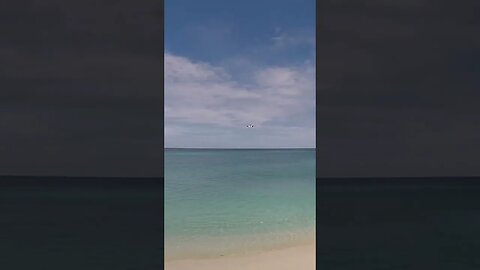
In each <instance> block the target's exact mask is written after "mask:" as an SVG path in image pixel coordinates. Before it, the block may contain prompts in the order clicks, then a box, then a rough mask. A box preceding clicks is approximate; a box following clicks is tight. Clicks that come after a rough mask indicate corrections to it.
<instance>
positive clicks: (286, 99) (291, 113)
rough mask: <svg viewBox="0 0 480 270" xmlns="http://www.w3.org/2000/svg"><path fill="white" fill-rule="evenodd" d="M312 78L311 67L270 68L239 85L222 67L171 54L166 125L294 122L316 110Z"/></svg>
mask: <svg viewBox="0 0 480 270" xmlns="http://www.w3.org/2000/svg"><path fill="white" fill-rule="evenodd" d="M314 75H315V72H314V69H313V66H312V65H309V64H306V65H304V66H301V67H267V68H264V69H261V70H257V71H254V72H253V75H252V80H250V81H246V82H240V81H237V80H235V79H234V78H233V76H231V75H230V74H228V73H227V72H226V71H225V70H224V69H222V68H221V67H216V66H213V65H211V64H208V63H201V62H194V61H191V60H189V59H187V58H185V57H181V56H176V55H172V54H168V53H167V54H165V119H166V124H168V123H174V124H179V123H183V124H208V125H216V126H220V127H244V125H246V124H248V123H254V124H255V125H257V126H262V125H272V123H273V122H275V121H283V122H285V121H288V120H290V121H294V120H295V119H294V118H295V116H298V115H301V114H302V113H305V112H306V111H309V110H311V109H312V108H314V106H315V105H314V104H315V98H314V97H315V76H314ZM297 125H298V121H297Z"/></svg>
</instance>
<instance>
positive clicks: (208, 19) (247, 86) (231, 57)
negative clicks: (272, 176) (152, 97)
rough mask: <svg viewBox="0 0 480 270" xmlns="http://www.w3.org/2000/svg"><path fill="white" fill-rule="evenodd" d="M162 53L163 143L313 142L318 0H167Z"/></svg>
mask: <svg viewBox="0 0 480 270" xmlns="http://www.w3.org/2000/svg"><path fill="white" fill-rule="evenodd" d="M164 57H165V88H164V91H165V92H164V93H165V100H164V102H165V104H164V106H165V123H164V124H165V125H164V127H165V131H164V132H165V147H167V148H169V147H171V148H174V147H179V148H300V147H302V148H303V147H308V148H314V147H315V1H314V0H275V1H274V0H259V1H220V0H205V1H196V0H166V1H165V53H164ZM247 125H253V126H254V127H253V128H247Z"/></svg>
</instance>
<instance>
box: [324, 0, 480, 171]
mask: <svg viewBox="0 0 480 270" xmlns="http://www.w3.org/2000/svg"><path fill="white" fill-rule="evenodd" d="M478 14H480V2H479V1H475V0H464V1H450V0H404V1H394V0H385V1H378V0H362V1H357V0H346V1H334V0H322V5H321V9H320V10H319V13H318V14H317V16H319V20H320V27H319V29H318V32H317V35H318V38H319V43H318V51H317V54H318V55H317V57H318V59H319V60H318V66H317V80H318V89H317V102H318V103H317V109H318V112H317V136H318V137H317V149H318V151H317V166H318V167H317V170H318V173H317V175H318V176H319V177H341V176H349V177H357V176H363V177H368V176H387V177H395V176H478V175H480V166H479V160H480V147H479V143H478V139H479V138H480V125H479V123H480V106H479V104H480V91H479V90H480V76H479V74H480V34H479V33H480V16H478Z"/></svg>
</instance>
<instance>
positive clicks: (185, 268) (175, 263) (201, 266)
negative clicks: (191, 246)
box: [165, 243, 315, 270]
mask: <svg viewBox="0 0 480 270" xmlns="http://www.w3.org/2000/svg"><path fill="white" fill-rule="evenodd" d="M165 269H166V270H193V269H195V270H207V269H208V270H225V269H232V270H233V269H245V270H270V269H272V270H273V269H281V270H282V269H283V270H294V269H298V270H313V269H315V243H310V244H304V245H299V246H292V247H288V248H281V249H273V250H268V251H261V252H256V253H250V254H245V255H228V256H222V257H216V258H202V259H198V258H195V259H174V260H168V261H165Z"/></svg>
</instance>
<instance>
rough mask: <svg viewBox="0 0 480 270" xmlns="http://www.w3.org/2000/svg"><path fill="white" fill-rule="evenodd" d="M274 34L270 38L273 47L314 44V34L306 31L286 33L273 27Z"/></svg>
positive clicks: (284, 47)
mask: <svg viewBox="0 0 480 270" xmlns="http://www.w3.org/2000/svg"><path fill="white" fill-rule="evenodd" d="M275 34H276V35H275V36H274V37H273V38H272V41H273V48H274V49H286V48H291V47H296V46H299V45H310V46H315V36H314V35H312V34H311V33H308V32H306V31H297V32H289V33H287V32H282V31H281V30H279V29H275Z"/></svg>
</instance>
